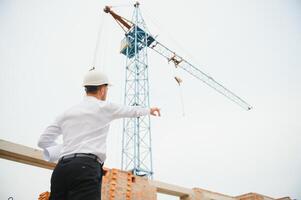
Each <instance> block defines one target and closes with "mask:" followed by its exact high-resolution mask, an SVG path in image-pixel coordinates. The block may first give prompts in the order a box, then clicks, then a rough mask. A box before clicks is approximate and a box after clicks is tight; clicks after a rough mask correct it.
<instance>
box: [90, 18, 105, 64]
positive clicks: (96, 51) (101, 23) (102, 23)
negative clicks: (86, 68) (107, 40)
mask: <svg viewBox="0 0 301 200" xmlns="http://www.w3.org/2000/svg"><path fill="white" fill-rule="evenodd" d="M103 25H104V12H102V13H101V16H100V23H99V28H98V33H97V38H96V45H95V49H94V54H93V60H92V66H91V68H92V69H93V68H96V62H97V54H98V50H99V43H100V40H101V36H102V34H103Z"/></svg>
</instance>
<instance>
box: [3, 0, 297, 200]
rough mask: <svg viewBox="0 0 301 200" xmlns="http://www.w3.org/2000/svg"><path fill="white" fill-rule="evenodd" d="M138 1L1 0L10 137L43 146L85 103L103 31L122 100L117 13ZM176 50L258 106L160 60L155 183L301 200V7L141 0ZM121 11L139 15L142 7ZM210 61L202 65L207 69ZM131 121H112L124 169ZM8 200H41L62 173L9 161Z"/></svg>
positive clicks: (105, 64) (105, 59) (105, 60)
mask: <svg viewBox="0 0 301 200" xmlns="http://www.w3.org/2000/svg"><path fill="white" fill-rule="evenodd" d="M132 3H133V2H129V1H96V0H95V1H93V0H89V1H80V0H72V1H71V0H69V1H67V0H63V1H62V0H51V1H50V0H44V1H39V0H27V1H22V0H0V67H1V73H0V91H1V98H0V121H1V123H0V136H1V137H0V138H1V139H5V140H9V141H12V142H16V143H20V144H23V145H27V146H31V147H36V143H37V140H38V138H39V135H40V134H41V132H42V131H43V129H44V128H45V127H46V126H47V125H48V124H49V123H50V122H51V121H52V120H53V119H54V118H55V116H56V115H57V114H59V113H60V112H62V111H63V110H65V109H66V108H68V107H69V106H71V105H73V104H76V103H77V102H79V101H80V100H81V98H82V95H83V94H84V93H83V89H82V88H81V81H82V76H83V74H84V73H85V72H86V71H87V70H88V69H89V67H90V66H91V64H92V58H93V53H94V48H95V43H96V36H97V32H98V28H99V24H100V22H101V21H102V22H103V23H102V24H103V25H102V28H103V32H102V37H101V42H100V51H99V53H98V56H97V67H98V68H99V69H102V70H104V71H105V72H106V73H107V74H108V75H109V77H110V79H111V80H112V82H113V83H114V87H112V88H111V90H110V93H109V95H110V97H109V100H110V101H113V102H117V103H122V99H123V85H124V73H125V70H124V63H125V60H124V59H125V57H124V56H122V55H120V54H119V53H118V52H119V46H120V41H121V39H122V38H123V35H122V34H123V33H122V30H121V29H120V27H119V26H118V25H117V24H116V22H114V20H113V19H112V18H111V17H110V16H109V15H104V14H102V9H103V7H104V6H105V5H107V4H108V5H120V4H122V5H124V4H132ZM140 3H141V10H142V12H143V15H144V16H145V21H146V23H147V25H148V27H149V30H150V31H151V33H152V34H154V35H159V36H158V39H159V40H160V41H161V42H162V43H163V44H165V45H166V46H168V47H170V48H172V49H174V50H175V51H176V52H177V53H178V54H180V55H183V56H184V57H185V58H188V59H189V60H190V61H191V62H192V63H194V64H196V65H197V66H199V68H200V69H201V70H203V71H205V72H207V73H209V74H210V75H211V76H213V77H214V78H215V79H216V80H218V81H220V82H221V83H223V84H224V85H225V86H226V87H228V88H229V89H230V90H232V91H234V92H235V93H237V94H238V95H239V96H241V97H242V98H244V99H245V100H246V101H247V102H248V103H250V104H251V105H252V106H253V107H254V109H253V110H251V111H248V112H247V111H245V110H243V109H241V108H240V107H238V106H237V105H235V104H233V103H232V102H230V101H229V100H227V99H226V98H224V97H223V96H221V95H219V94H217V93H216V92H215V91H214V90H212V89H211V88H208V87H207V86H205V85H204V84H202V83H201V82H200V81H198V80H196V79H194V78H193V77H190V76H189V75H187V74H185V72H181V71H178V72H177V73H178V74H179V76H180V77H181V78H182V79H183V80H184V83H183V85H182V91H183V97H184V104H185V116H184V117H183V116H182V108H181V101H180V96H179V89H178V87H177V84H176V82H175V81H174V79H173V66H172V65H168V63H167V61H166V60H164V59H163V58H161V57H160V56H158V55H156V54H154V53H153V52H149V66H150V77H149V78H150V85H151V92H150V93H151V104H152V105H158V106H160V107H161V108H162V115H163V116H162V117H161V118H152V138H153V163H154V171H155V179H156V180H161V181H164V182H168V183H173V184H177V185H181V186H185V187H189V188H192V187H200V188H205V189H208V190H212V191H216V192H221V193H225V194H229V195H240V194H242V193H247V192H257V193H262V194H265V195H269V196H272V197H282V196H287V195H288V196H290V197H292V198H300V197H301V190H300V188H301V170H300V169H301V154H300V152H301V145H300V144H301V123H300V122H299V121H300V120H299V119H300V117H301V115H300V112H301V81H300V80H301V79H300V75H301V69H300V67H301V12H300V11H301V1H297V0H296V1H292V0H291V1H290V0H287V1H277V0H273V1H272V0H254V1H246V0H244V1H239V0H236V1H235V0H233V1H230V0H228V1H221V0H220V1H209V0H208V1H203V0H202V1H193V0H186V1H172V0H165V1H159V0H152V1H147V2H146V1H145V2H144V1H141V2H140ZM115 10H116V12H119V13H121V14H122V15H124V16H126V17H128V18H130V17H131V14H132V7H119V8H116V9H115ZM199 64H200V65H199ZM121 124H122V121H121V120H120V121H115V122H113V123H112V125H111V130H110V135H109V138H108V159H107V161H106V164H105V165H106V167H109V168H112V167H115V168H119V167H120V157H121V136H122V131H121V128H122V127H121ZM0 169H1V173H0V182H1V190H0V199H7V198H8V197H9V196H13V197H14V199H16V200H21V199H22V200H31V199H37V198H38V194H39V193H41V192H44V191H46V190H49V180H50V175H51V171H50V170H44V169H40V168H36V167H32V166H27V165H23V164H19V163H15V162H10V161H6V160H0Z"/></svg>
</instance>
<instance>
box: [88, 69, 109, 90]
mask: <svg viewBox="0 0 301 200" xmlns="http://www.w3.org/2000/svg"><path fill="white" fill-rule="evenodd" d="M104 84H108V85H111V84H110V83H109V79H108V77H107V75H105V74H104V73H102V72H100V71H98V70H96V69H95V68H92V69H91V70H89V71H88V73H87V74H86V75H85V76H84V81H83V86H88V85H90V86H98V85H104Z"/></svg>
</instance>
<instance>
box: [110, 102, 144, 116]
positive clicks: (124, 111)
mask: <svg viewBox="0 0 301 200" xmlns="http://www.w3.org/2000/svg"><path fill="white" fill-rule="evenodd" d="M107 106H108V111H109V112H110V113H111V114H112V118H113V119H119V118H132V117H141V116H145V115H149V114H150V109H149V108H144V107H141V106H124V105H119V104H114V103H108V104H107Z"/></svg>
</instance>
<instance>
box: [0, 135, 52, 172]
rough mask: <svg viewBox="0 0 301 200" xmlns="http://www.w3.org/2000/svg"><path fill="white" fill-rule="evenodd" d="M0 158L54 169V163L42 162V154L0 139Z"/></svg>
mask: <svg viewBox="0 0 301 200" xmlns="http://www.w3.org/2000/svg"><path fill="white" fill-rule="evenodd" d="M0 158H3V159H7V160H11V161H16V162H20V163H23V164H28V165H33V166H36V167H41V168H45V169H54V167H55V165H56V163H50V162H47V161H45V160H43V152H42V151H41V150H38V149H34V148H30V147H26V146H24V145H20V144H16V143H12V142H8V141H5V140H1V139H0Z"/></svg>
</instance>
